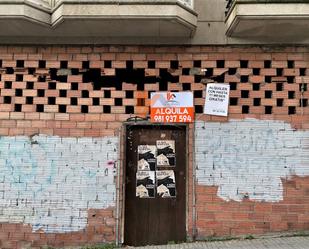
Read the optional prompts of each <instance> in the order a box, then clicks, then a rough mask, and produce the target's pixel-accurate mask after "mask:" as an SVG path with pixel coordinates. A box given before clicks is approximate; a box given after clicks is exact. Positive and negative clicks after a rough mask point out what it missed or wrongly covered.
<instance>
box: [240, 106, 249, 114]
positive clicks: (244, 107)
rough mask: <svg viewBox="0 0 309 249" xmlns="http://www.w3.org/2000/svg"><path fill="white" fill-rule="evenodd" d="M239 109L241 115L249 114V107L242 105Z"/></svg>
mask: <svg viewBox="0 0 309 249" xmlns="http://www.w3.org/2000/svg"><path fill="white" fill-rule="evenodd" d="M241 109H242V110H241V112H242V113H243V114H248V113H249V106H248V105H243V106H242V108H241Z"/></svg>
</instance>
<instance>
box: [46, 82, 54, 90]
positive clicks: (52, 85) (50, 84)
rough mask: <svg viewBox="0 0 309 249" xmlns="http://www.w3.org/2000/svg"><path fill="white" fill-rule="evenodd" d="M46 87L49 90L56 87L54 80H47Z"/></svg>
mask: <svg viewBox="0 0 309 249" xmlns="http://www.w3.org/2000/svg"><path fill="white" fill-rule="evenodd" d="M48 89H50V90H54V89H56V82H48Z"/></svg>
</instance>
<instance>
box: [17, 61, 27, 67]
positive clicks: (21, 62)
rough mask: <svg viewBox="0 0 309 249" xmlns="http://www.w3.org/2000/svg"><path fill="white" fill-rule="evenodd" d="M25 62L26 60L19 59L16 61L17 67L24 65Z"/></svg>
mask: <svg viewBox="0 0 309 249" xmlns="http://www.w3.org/2000/svg"><path fill="white" fill-rule="evenodd" d="M24 65H25V62H24V60H17V61H16V67H24Z"/></svg>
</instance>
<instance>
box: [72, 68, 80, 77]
mask: <svg viewBox="0 0 309 249" xmlns="http://www.w3.org/2000/svg"><path fill="white" fill-rule="evenodd" d="M71 74H72V75H79V69H78V68H72V69H71Z"/></svg>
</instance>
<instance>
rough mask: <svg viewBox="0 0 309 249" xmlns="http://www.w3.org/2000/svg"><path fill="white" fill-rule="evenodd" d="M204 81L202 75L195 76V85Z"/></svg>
mask: <svg viewBox="0 0 309 249" xmlns="http://www.w3.org/2000/svg"><path fill="white" fill-rule="evenodd" d="M201 80H202V76H201V75H194V82H195V83H200V82H201Z"/></svg>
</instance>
